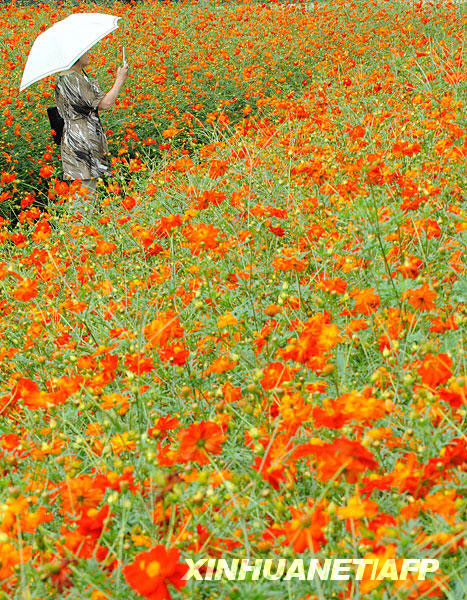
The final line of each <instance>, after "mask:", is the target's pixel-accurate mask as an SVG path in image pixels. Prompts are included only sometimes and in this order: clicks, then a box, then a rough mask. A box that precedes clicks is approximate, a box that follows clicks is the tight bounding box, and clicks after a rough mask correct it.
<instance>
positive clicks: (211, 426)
mask: <svg viewBox="0 0 467 600" xmlns="http://www.w3.org/2000/svg"><path fill="white" fill-rule="evenodd" d="M179 440H180V448H179V450H178V456H179V459H180V460H181V461H182V462H189V461H195V462H197V463H199V464H200V465H205V464H207V463H209V458H208V457H207V456H206V454H207V453H208V452H209V453H210V454H220V453H221V451H222V446H221V444H222V443H223V442H224V441H225V435H224V433H223V431H222V429H221V427H219V425H217V424H216V423H211V422H210V421H202V422H201V423H193V424H192V425H190V426H189V427H188V429H185V430H183V431H180V432H179Z"/></svg>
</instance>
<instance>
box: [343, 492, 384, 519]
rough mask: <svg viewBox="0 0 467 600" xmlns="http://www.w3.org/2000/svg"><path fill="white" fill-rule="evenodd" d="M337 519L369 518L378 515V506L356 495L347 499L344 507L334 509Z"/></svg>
mask: <svg viewBox="0 0 467 600" xmlns="http://www.w3.org/2000/svg"><path fill="white" fill-rule="evenodd" d="M336 513H337V516H338V517H339V519H362V518H363V517H367V518H371V517H374V516H375V515H376V514H377V513H378V505H377V504H376V502H373V500H365V499H362V498H360V496H359V495H358V494H356V495H355V496H352V498H349V501H348V502H347V505H346V506H342V507H338V508H337V509H336Z"/></svg>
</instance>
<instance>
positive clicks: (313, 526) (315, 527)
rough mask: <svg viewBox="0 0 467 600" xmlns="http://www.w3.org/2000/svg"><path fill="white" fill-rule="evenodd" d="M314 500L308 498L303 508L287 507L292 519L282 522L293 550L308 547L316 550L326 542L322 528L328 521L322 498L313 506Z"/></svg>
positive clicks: (299, 550)
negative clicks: (306, 504)
mask: <svg viewBox="0 0 467 600" xmlns="http://www.w3.org/2000/svg"><path fill="white" fill-rule="evenodd" d="M313 503H314V501H313V500H312V499H310V500H308V506H307V507H306V508H305V510H300V509H297V508H295V507H293V506H290V507H289V510H290V512H291V513H292V520H291V521H288V522H287V523H285V524H284V531H285V539H286V542H287V543H288V544H292V546H293V549H294V552H304V551H305V550H307V549H308V548H310V549H311V551H312V552H318V551H319V550H320V548H321V546H322V545H323V544H326V543H327V539H326V538H325V537H324V533H323V528H324V527H325V526H326V525H327V524H328V522H329V514H328V513H327V512H326V510H325V508H326V505H325V503H324V500H321V502H319V504H317V505H315V506H313Z"/></svg>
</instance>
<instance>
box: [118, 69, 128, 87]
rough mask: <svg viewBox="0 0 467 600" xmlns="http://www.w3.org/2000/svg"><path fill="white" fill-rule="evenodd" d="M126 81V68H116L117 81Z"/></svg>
mask: <svg viewBox="0 0 467 600" xmlns="http://www.w3.org/2000/svg"><path fill="white" fill-rule="evenodd" d="M127 79H128V66H127V65H125V66H124V67H118V69H117V80H118V81H121V82H122V83H123V82H124V81H126V80H127Z"/></svg>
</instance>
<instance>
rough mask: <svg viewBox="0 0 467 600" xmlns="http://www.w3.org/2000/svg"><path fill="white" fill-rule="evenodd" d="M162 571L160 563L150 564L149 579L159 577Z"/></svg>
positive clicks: (147, 570)
mask: <svg viewBox="0 0 467 600" xmlns="http://www.w3.org/2000/svg"><path fill="white" fill-rule="evenodd" d="M160 570H161V565H160V563H158V562H157V560H153V561H152V562H150V563H149V564H148V566H147V568H146V573H147V574H148V575H149V577H157V576H158V575H159V572H160Z"/></svg>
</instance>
